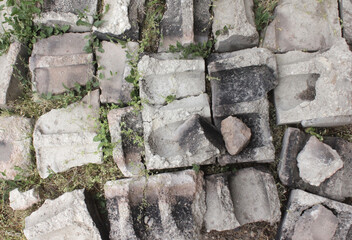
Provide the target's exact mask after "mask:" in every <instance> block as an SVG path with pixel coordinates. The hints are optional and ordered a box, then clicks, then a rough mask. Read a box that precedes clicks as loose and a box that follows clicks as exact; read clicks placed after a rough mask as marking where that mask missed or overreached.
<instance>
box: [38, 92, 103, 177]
mask: <svg viewBox="0 0 352 240" xmlns="http://www.w3.org/2000/svg"><path fill="white" fill-rule="evenodd" d="M97 121H99V90H95V91H93V92H91V93H89V94H88V95H87V96H86V97H84V98H83V100H82V101H81V102H78V103H74V104H71V105H69V106H68V107H67V108H62V109H54V110H51V111H50V112H48V113H46V114H44V115H42V116H41V117H40V118H39V119H38V121H37V123H36V125H35V129H34V134H33V144H34V148H35V151H36V160H37V168H38V172H39V175H40V176H41V177H42V178H46V177H48V176H49V169H50V170H52V171H53V172H56V173H57V172H64V171H66V170H68V169H70V168H72V167H77V166H82V165H84V164H88V163H97V164H99V163H102V152H100V151H98V145H99V142H94V141H93V138H94V137H95V136H96V135H97Z"/></svg>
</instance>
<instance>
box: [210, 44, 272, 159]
mask: <svg viewBox="0 0 352 240" xmlns="http://www.w3.org/2000/svg"><path fill="white" fill-rule="evenodd" d="M208 71H209V75H210V79H211V89H212V110H213V120H214V123H215V125H216V126H217V127H218V129H220V124H221V121H222V120H223V119H225V118H227V117H229V116H233V117H237V118H239V119H240V120H241V121H242V122H244V123H245V124H246V125H247V127H249V128H250V129H251V133H252V137H251V141H250V143H249V144H248V145H247V147H246V148H245V149H243V151H242V152H241V153H239V154H237V155H235V156H232V155H230V154H228V153H226V154H224V155H222V156H221V157H219V159H218V161H219V163H220V164H221V165H225V164H229V163H239V162H271V161H273V160H274V158H275V157H274V155H275V154H274V153H275V149H274V146H273V144H272V137H271V133H270V128H269V102H268V100H267V92H268V91H270V90H271V89H273V88H274V87H275V86H276V85H277V80H276V60H275V56H274V55H273V54H272V53H271V52H270V51H268V50H267V49H263V48H252V49H246V50H240V51H236V52H232V53H222V54H213V55H211V56H210V58H209V64H208Z"/></svg>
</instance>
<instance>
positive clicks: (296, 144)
mask: <svg viewBox="0 0 352 240" xmlns="http://www.w3.org/2000/svg"><path fill="white" fill-rule="evenodd" d="M309 138H310V135H308V134H305V133H304V132H302V131H300V130H299V129H297V128H288V129H287V130H286V132H285V135H284V138H283V143H282V151H281V156H280V162H279V166H278V173H279V177H280V180H281V182H282V183H283V184H284V185H287V186H289V187H292V188H300V189H303V190H307V191H309V192H312V193H315V194H318V195H321V196H324V197H328V198H331V199H335V200H339V201H343V200H344V199H345V198H348V197H352V187H351V181H352V180H351V179H352V154H351V153H352V143H350V142H348V141H345V140H343V139H340V138H335V137H327V138H324V143H325V144H327V145H329V146H330V147H331V148H332V149H333V150H335V151H336V152H337V153H338V155H339V156H340V158H341V160H342V161H343V167H342V168H341V169H340V170H338V171H337V172H336V173H334V174H333V175H332V176H331V177H329V178H328V179H326V180H325V181H324V182H322V183H321V184H320V185H319V186H314V185H310V184H309V183H307V182H305V181H304V180H303V179H302V178H301V177H300V172H299V169H298V166H297V155H298V154H299V152H301V151H302V149H303V148H304V146H305V145H306V143H307V142H308V139H309ZM317 154H321V152H320V151H319V153H317Z"/></svg>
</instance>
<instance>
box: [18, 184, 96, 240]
mask: <svg viewBox="0 0 352 240" xmlns="http://www.w3.org/2000/svg"><path fill="white" fill-rule="evenodd" d="M85 200H86V197H85V196H84V190H83V189H82V190H75V191H73V192H67V193H64V194H63V195H61V196H60V197H58V198H56V199H54V200H49V199H48V200H45V202H44V204H43V205H42V206H41V207H40V208H39V209H38V210H36V211H35V212H33V213H32V214H31V215H30V216H28V217H26V219H25V225H26V227H25V229H24V230H23V232H24V235H25V236H26V238H27V239H28V240H45V239H72V237H73V236H74V238H75V239H77V240H86V239H92V240H101V239H102V238H101V236H100V233H99V230H98V228H97V227H96V224H95V223H94V221H93V219H92V217H91V215H90V213H89V211H88V208H87V205H86V202H85Z"/></svg>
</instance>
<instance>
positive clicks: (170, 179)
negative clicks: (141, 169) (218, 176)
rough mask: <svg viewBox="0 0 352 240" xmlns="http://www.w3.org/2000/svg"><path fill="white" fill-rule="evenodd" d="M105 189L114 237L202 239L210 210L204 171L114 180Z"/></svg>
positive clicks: (112, 237)
mask: <svg viewBox="0 0 352 240" xmlns="http://www.w3.org/2000/svg"><path fill="white" fill-rule="evenodd" d="M104 190H105V197H106V199H107V209H108V213H109V221H110V227H111V230H110V239H116V240H117V239H121V240H123V239H126V240H127V239H129V240H130V239H180V240H183V239H185V240H186V239H187V240H193V239H200V230H201V228H202V225H203V216H204V213H205V209H206V206H205V192H204V180H203V174H202V173H201V172H199V173H195V172H194V171H192V170H185V171H181V172H174V173H163V174H158V175H153V176H149V177H148V179H146V178H134V179H123V180H117V181H110V182H107V183H106V184H105V187H104Z"/></svg>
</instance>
